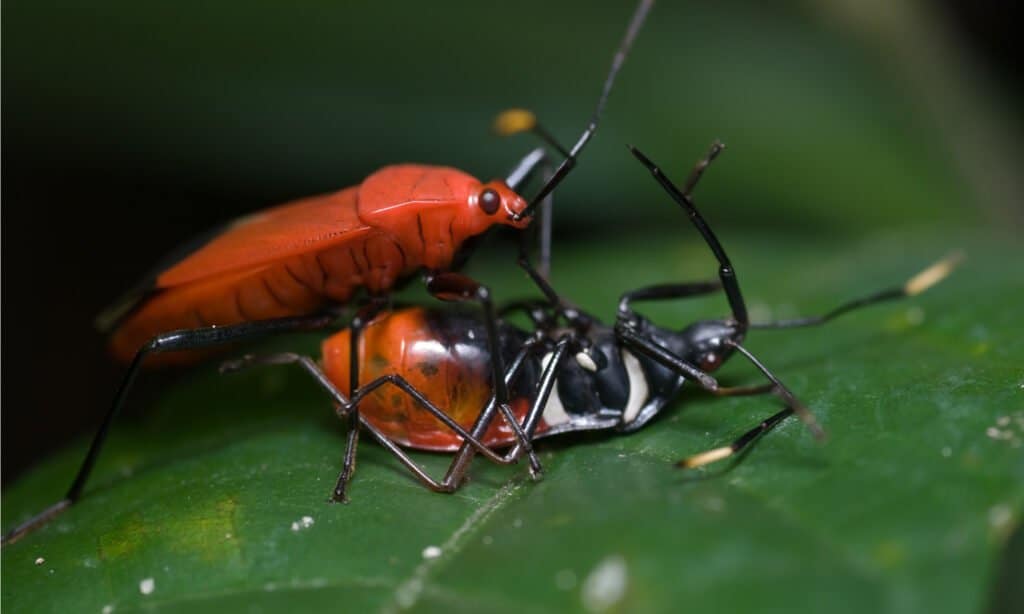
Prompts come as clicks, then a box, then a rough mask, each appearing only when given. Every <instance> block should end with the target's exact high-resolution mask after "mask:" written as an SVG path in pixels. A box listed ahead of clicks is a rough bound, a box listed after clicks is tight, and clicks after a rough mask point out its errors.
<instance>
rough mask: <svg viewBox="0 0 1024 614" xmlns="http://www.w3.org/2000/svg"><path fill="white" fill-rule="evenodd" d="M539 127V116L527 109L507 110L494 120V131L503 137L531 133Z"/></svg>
mask: <svg viewBox="0 0 1024 614" xmlns="http://www.w3.org/2000/svg"><path fill="white" fill-rule="evenodd" d="M536 127H537V116H536V115H534V114H533V112H532V111H529V110H527V109H507V110H505V111H502V112H501V113H499V114H498V117H496V118H495V119H494V131H495V132H497V133H498V134H499V135H501V136H510V135H513V134H518V133H520V132H529V131H530V130H533V129H534V128H536Z"/></svg>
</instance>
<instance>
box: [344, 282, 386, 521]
mask: <svg viewBox="0 0 1024 614" xmlns="http://www.w3.org/2000/svg"><path fill="white" fill-rule="evenodd" d="M383 308H384V303H383V302H381V301H377V300H375V301H372V302H371V303H369V304H367V305H365V306H364V307H363V308H362V309H360V310H359V312H358V313H357V314H356V316H355V317H354V318H352V323H351V324H349V346H348V350H349V358H348V364H349V380H348V385H349V388H348V389H349V390H351V391H352V394H353V396H355V395H357V394H358V391H359V338H360V336H361V335H362V332H363V328H365V327H366V325H367V324H368V323H370V322H371V321H372V320H373V318H375V317H376V316H377V314H378V313H380V311H381V309H383ZM342 418H343V419H347V420H348V441H347V442H346V444H345V460H344V461H343V463H342V466H341V473H339V474H338V481H337V482H336V483H335V486H334V493H333V494H332V495H331V500H332V501H338V502H341V503H348V497H347V496H346V495H345V489H346V488H347V487H348V482H349V480H351V479H352V474H353V473H355V470H356V452H357V451H358V448H359V425H360V422H361V421H360V416H359V403H358V402H355V403H351V404H350V406H349V408H348V410H347V411H346V412H345V415H343V416H342Z"/></svg>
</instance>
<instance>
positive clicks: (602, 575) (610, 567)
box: [580, 554, 629, 612]
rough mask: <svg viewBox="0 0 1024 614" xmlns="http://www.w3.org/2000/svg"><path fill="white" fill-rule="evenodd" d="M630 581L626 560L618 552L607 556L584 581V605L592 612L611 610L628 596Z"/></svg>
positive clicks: (582, 596)
mask: <svg viewBox="0 0 1024 614" xmlns="http://www.w3.org/2000/svg"><path fill="white" fill-rule="evenodd" d="M628 581H629V578H628V573H627V570H626V560H625V559H624V558H622V557H621V556H619V555H617V554H616V555H611V556H608V557H605V558H604V559H602V560H601V562H599V563H598V564H597V567H595V568H594V569H593V570H592V571H591V572H590V574H589V575H588V576H587V579H586V580H584V581H583V588H582V591H581V594H580V597H581V598H582V600H583V607H585V608H586V609H587V610H588V611H590V612H605V611H607V610H609V609H610V608H611V607H612V606H614V605H615V604H617V603H618V602H620V601H622V598H623V597H625V596H626V586H627V583H628Z"/></svg>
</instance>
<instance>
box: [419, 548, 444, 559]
mask: <svg viewBox="0 0 1024 614" xmlns="http://www.w3.org/2000/svg"><path fill="white" fill-rule="evenodd" d="M439 556H441V549H440V548H438V547H437V546H427V547H426V548H424V549H423V558H425V559H436V558H437V557H439Z"/></svg>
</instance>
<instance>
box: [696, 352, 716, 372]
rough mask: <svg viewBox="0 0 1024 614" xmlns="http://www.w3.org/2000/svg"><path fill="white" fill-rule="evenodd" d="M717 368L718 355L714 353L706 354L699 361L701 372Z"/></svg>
mask: <svg viewBox="0 0 1024 614" xmlns="http://www.w3.org/2000/svg"><path fill="white" fill-rule="evenodd" d="M716 367H718V355H717V354H714V353H710V354H706V355H705V356H704V358H703V359H702V360H701V361H700V368H701V370H703V371H711V370H712V369H715V368H716Z"/></svg>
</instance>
